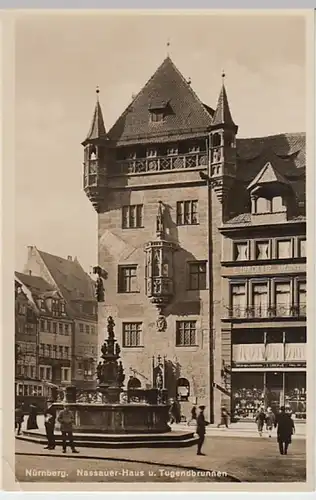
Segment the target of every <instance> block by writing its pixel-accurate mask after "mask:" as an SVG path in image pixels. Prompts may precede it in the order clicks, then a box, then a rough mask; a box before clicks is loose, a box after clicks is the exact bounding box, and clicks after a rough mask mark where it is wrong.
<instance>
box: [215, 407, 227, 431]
mask: <svg viewBox="0 0 316 500" xmlns="http://www.w3.org/2000/svg"><path fill="white" fill-rule="evenodd" d="M228 417H229V413H228V411H227V410H226V408H225V406H222V409H221V421H220V423H219V424H217V427H220V426H221V425H225V427H226V429H228Z"/></svg>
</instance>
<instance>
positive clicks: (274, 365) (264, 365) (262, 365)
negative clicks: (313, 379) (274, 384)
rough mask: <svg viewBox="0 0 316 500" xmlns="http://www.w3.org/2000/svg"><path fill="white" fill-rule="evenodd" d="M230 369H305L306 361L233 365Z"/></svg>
mask: <svg viewBox="0 0 316 500" xmlns="http://www.w3.org/2000/svg"><path fill="white" fill-rule="evenodd" d="M232 368H249V369H252V368H281V369H282V368H306V361H302V362H297V363H295V362H291V363H271V362H270V363H233V364H232Z"/></svg>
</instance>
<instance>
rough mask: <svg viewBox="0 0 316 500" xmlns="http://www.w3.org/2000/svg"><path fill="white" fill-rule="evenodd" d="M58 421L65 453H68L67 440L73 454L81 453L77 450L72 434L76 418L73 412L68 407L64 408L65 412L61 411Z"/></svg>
mask: <svg viewBox="0 0 316 500" xmlns="http://www.w3.org/2000/svg"><path fill="white" fill-rule="evenodd" d="M57 420H58V422H59V423H60V430H61V437H62V443H63V444H62V447H63V453H66V451H67V438H68V441H69V446H70V448H71V450H72V452H73V453H79V452H78V450H76V448H75V445H74V440H73V433H72V431H73V424H74V421H75V418H74V415H73V413H72V411H71V410H70V409H69V408H68V406H67V405H64V406H63V410H61V412H60V413H59V415H58V418H57Z"/></svg>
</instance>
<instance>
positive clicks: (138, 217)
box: [82, 57, 305, 421]
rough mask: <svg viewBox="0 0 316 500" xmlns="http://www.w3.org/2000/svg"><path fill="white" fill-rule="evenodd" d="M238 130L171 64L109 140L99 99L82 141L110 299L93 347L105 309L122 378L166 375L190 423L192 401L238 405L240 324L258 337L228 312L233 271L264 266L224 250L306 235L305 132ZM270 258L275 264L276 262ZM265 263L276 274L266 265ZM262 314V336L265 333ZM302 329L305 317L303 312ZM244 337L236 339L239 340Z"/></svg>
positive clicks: (147, 381)
mask: <svg viewBox="0 0 316 500" xmlns="http://www.w3.org/2000/svg"><path fill="white" fill-rule="evenodd" d="M237 132H238V127H237V125H236V124H235V123H234V121H233V119H232V115H231V112H230V109H229V104H228V98H227V93H226V89H225V85H224V82H223V84H222V88H221V90H220V95H219V98H218V102H217V106H216V107H215V109H213V108H211V107H210V106H208V105H206V104H204V103H202V102H201V101H200V100H199V98H198V97H197V96H196V94H195V93H194V92H193V90H192V88H191V85H190V83H189V82H187V81H186V80H185V79H184V78H183V76H182V75H181V73H180V72H179V71H178V69H177V68H176V67H175V65H174V64H173V62H172V61H171V59H170V58H169V57H167V58H166V59H165V61H164V62H163V63H162V65H161V66H160V67H159V68H158V70H157V71H156V73H155V74H154V75H153V76H152V77H151V78H150V80H149V81H148V82H147V84H146V85H145V86H144V88H143V89H142V90H141V91H140V93H139V94H138V95H137V96H136V97H135V98H134V99H133V101H132V103H131V104H130V105H129V106H128V108H127V109H126V110H125V111H124V113H123V114H122V115H121V116H120V117H119V119H118V120H117V122H116V123H115V124H114V125H113V127H112V128H111V129H110V130H109V131H108V132H106V129H105V125H104V121H103V115H102V111H101V106H100V103H99V98H98V97H97V103H96V106H95V110H94V115H93V120H92V124H91V127H90V130H89V133H88V135H87V137H86V139H85V140H84V142H83V143H82V144H83V146H84V190H85V192H86V194H87V196H88V197H89V199H90V200H91V203H92V204H93V206H94V207H95V209H96V211H97V212H98V217H99V266H100V268H101V269H106V271H107V281H106V287H105V291H106V293H105V302H103V303H102V302H101V303H100V304H99V329H100V331H99V335H100V341H102V340H103V330H104V327H105V324H106V317H107V316H109V315H111V316H113V318H114V321H115V324H116V327H115V333H116V336H117V338H118V339H119V342H120V343H121V345H122V358H123V364H124V367H125V372H126V374H127V377H126V380H127V381H129V380H131V381H133V384H135V385H138V386H142V387H146V386H155V385H156V386H157V384H158V379H157V377H156V375H157V373H158V372H157V370H160V373H161V375H162V382H161V383H162V385H163V386H164V387H165V388H166V389H167V390H168V393H169V396H170V397H172V398H174V397H177V398H178V399H179V400H180V402H181V406H182V412H183V413H184V414H185V415H188V413H189V409H190V408H191V405H192V403H196V402H197V403H199V404H202V403H204V404H206V405H207V408H208V411H209V416H210V420H211V421H214V420H217V419H218V418H219V417H220V409H221V405H223V404H225V405H229V406H230V407H231V406H232V405H233V406H235V404H236V403H235V400H234V399H233V394H232V384H237V385H238V384H239V385H240V384H242V382H241V381H239V382H238V376H239V375H237V373H239V372H238V370H239V371H240V370H241V368H238V365H236V364H235V365H234V363H236V359H237V358H236V355H237V354H236V353H238V352H239V358H238V359H240V356H242V355H243V354H240V352H241V353H242V352H243V351H242V348H239V349H240V351H238V347H236V346H235V344H236V345H237V341H238V338H239V337H238V333H237V334H236V335H235V329H236V330H238V328H239V330H240V331H241V332H244V335H245V337H246V338H247V339H248V335H249V339H251V338H252V337H251V334H252V330H253V323H252V326H248V323H247V321H246V322H245V324H244V323H241V322H240V321H239V320H237V322H235V321H234V320H235V318H234V317H232V314H234V313H233V311H234V310H235V302H231V300H236V299H231V298H230V297H233V296H234V293H233V291H232V288H231V286H233V285H232V283H231V281H232V279H230V274H229V273H232V275H235V274H236V276H238V273H241V275H242V276H244V275H245V276H248V275H249V276H250V275H251V272H252V273H253V274H254V277H256V275H257V274H259V275H261V274H262V271H260V265H261V266H262V263H261V260H260V259H259V260H258V259H253V260H250V257H249V267H250V269H254V268H256V269H255V270H252V271H247V269H246V268H247V266H244V265H242V266H239V267H238V265H237V264H236V262H235V260H234V259H233V258H232V257H231V251H235V250H232V248H234V249H235V246H234V245H235V243H236V244H237V243H239V239H240V241H241V242H244V241H245V242H246V243H247V244H248V245H249V249H250V248H251V249H252V251H255V250H253V249H254V248H255V247H254V246H253V245H255V243H254V241H255V238H257V235H258V234H260V235H261V236H260V237H262V238H263V239H266V238H267V237H268V236H267V235H268V234H269V235H270V233H269V231H270V232H271V231H272V233H271V235H270V236H269V241H270V243H269V244H270V246H271V248H272V247H273V248H274V247H275V245H276V242H275V241H274V240H273V238H274V236H273V234H274V233H273V228H271V227H270V226H271V224H272V223H273V224H275V225H276V226H277V229H275V230H276V233H277V234H278V231H279V228H280V227H281V226H282V227H283V226H284V227H285V228H286V230H287V231H288V232H289V234H292V236H291V238H292V237H293V242H294V240H295V238H297V237H298V236H299V235H301V236H302V238H303V236H304V227H305V226H304V220H303V219H304V196H303V197H302V196H301V198H302V199H301V200H300V201H298V199H297V195H296V191H297V189H298V186H299V187H300V188H301V184H302V183H303V184H304V182H305V181H304V172H305V171H304V167H305V163H304V164H302V165H301V164H298V157H300V158H301V156H302V154H303V153H302V151H303V150H304V136H303V135H302V134H297V135H295V134H294V135H293V137H292V136H291V137H289V136H286V135H280V136H276V137H266V138H258V139H237V137H236V136H237ZM269 162H270V163H271V162H272V167H271V168H272V170H273V171H275V172H276V173H275V175H276V184H275V183H273V182H272V183H271V182H270V183H269V182H268V183H266V184H265V186H263V187H262V186H261V185H262V183H263V181H264V180H265V178H267V175H263V174H262V170H263V169H264V168H266V165H267V164H268V163H269ZM279 169H281V173H280V174H279V173H278V172H279ZM270 170H271V169H268V173H269V174H270ZM260 173H261V176H260V175H259V174H260ZM262 176H263V180H262ZM258 186H259V187H258ZM260 186H261V187H260ZM276 186H277V188H280V189H279V191H280V193H279V194H278V195H275V194H274V189H275V188H276ZM259 188H260V189H261V191H262V192H263V194H262V196H261V197H258V196H257V194H258V193H259V192H260V189H259ZM258 190H259V191H258ZM269 190H270V191H271V192H270V191H269ZM291 190H292V191H291ZM291 196H292V198H291ZM265 197H266V198H265ZM272 198H273V199H274V198H278V200H275V202H274V203H279V205H280V207H282V209H281V208H280V211H279V210H278V209H276V211H275V213H274V212H273V213H272V210H270V211H269V214H266V211H267V210H266V209H263V215H262V220H261V218H260V213H261V212H262V207H263V205H264V203H265V202H261V201H260V200H261V199H266V200H270V199H272ZM290 199H291V202H290V201H289V200H290ZM258 200H259V201H258ZM260 203H262V204H263V205H262V206H261V205H260ZM267 203H268V201H267ZM271 203H272V202H271ZM284 203H285V206H286V210H285V209H284ZM254 206H256V207H258V208H257V209H256V210H257V212H256V213H254V211H255V209H254V208H253V207H254ZM288 207H289V208H288ZM279 212H280V216H279V217H278V215H277V214H279ZM244 214H246V216H245V215H244ZM238 217H239V219H238ZM243 217H244V219H243ZM300 217H301V218H300ZM252 219H253V222H251V223H249V220H251V221H252ZM236 220H237V221H238V220H241V224H237V225H236V223H235V222H236ZM246 220H247V222H245V221H246ZM264 220H265V222H264ZM243 221H244V222H243ZM262 221H263V222H262ZM258 225H259V229H258ZM236 228H237V229H236ZM291 231H292V233H291ZM296 231H298V234H297V235H294V234H293V233H295V232H296ZM235 234H236V241H235ZM286 234H287V233H286ZM245 235H247V236H245ZM286 239H287V236H286V237H285V240H286ZM272 240H273V241H274V243H272ZM295 241H296V240H295ZM297 241H298V240H297ZM293 245H294V243H293ZM296 245H298V243H296ZM236 248H237V247H236ZM238 248H239V247H238ZM293 248H294V247H293ZM238 251H239V250H238ZM249 251H250V250H249ZM293 251H294V250H293ZM247 255H250V254H247ZM268 255H269V258H271V259H272V255H274V254H270V253H269V254H268ZM293 255H294V254H293ZM275 262H276V265H278V264H279V263H280V262H279V260H276V261H275ZM297 262H298V264H299V265H301V266H302V271H300V272H298V271H296V274H297V278H298V277H299V276H301V277H302V276H304V272H305V269H304V270H303V268H304V258H303V257H302V258H300V260H299V261H297ZM238 264H239V262H238ZM264 264H266V262H264ZM289 264H291V263H289ZM298 264H295V265H298ZM258 266H259V267H258ZM271 266H272V271H271V273H270V274H273V269H274V268H273V265H272V261H271ZM236 268H238V269H236ZM285 269H286V268H284V274H286V273H288V274H289V271H286V270H285ZM280 272H281V271H280ZM293 272H294V271H293ZM247 273H248V275H247ZM249 273H250V274H249ZM263 274H264V273H263ZM244 279H246V280H248V278H244ZM236 283H237V282H236ZM247 283H248V281H247ZM269 283H270V282H269ZM293 283H294V282H293ZM295 283H296V281H295ZM297 283H298V282H297ZM247 286H248V285H247ZM267 286H269V287H270V284H269V285H267ZM293 286H294V285H293ZM295 286H299V285H295ZM270 289H271V287H270V288H269V290H270ZM247 290H248V288H247ZM280 290H281V289H280ZM293 290H294V289H293ZM296 290H297V288H296ZM231 293H232V294H233V295H232V296H230V294H231ZM245 293H246V292H245ZM251 293H252V292H251ZM269 293H270V292H269ZM273 293H276V292H273ZM280 293H281V292H280ZM291 293H292V292H291ZM293 293H294V292H293ZM295 293H296V292H295ZM240 294H241V292H240ZM291 297H292V296H291ZM293 297H294V295H293ZM256 300H257V299H256ZM269 300H270V299H269ZM293 301H294V298H293ZM255 304H257V302H255ZM293 304H294V302H293ZM251 305H252V303H251ZM273 305H274V303H273ZM226 308H227V309H226ZM227 311H230V312H229V313H227ZM227 314H228V315H227ZM275 318H276V315H274V317H273V318H270V319H271V322H270V323H269V324H270V326H271V324H274V323H275V321H274V320H275ZM256 319H258V318H256ZM262 319H263V318H259V323H260V325H261V326H260V327H259V326H258V325H257V326H258V329H260V328H265V327H266V326H267V325H268V322H267V321H266V319H265V318H264V321H262ZM283 319H284V318H283ZM288 320H289V322H290V324H289V325H288V326H289V328H292V327H294V328H296V326H297V325H296V323H295V321H296V319H295V318H294V317H291V318H288ZM252 321H253V320H252ZM284 321H285V323H286V322H287V318H285V319H284ZM297 321H298V323H304V320H303V318H302V317H297ZM261 323H264V324H263V325H262V324H261ZM249 324H250V325H251V322H250V323H249ZM238 325H239V326H238ZM245 325H246V326H245ZM257 326H256V327H257ZM279 327H281V329H282V327H284V328H285V325H284V324H283V323H282V322H281V323H280V322H278V321H277V322H276V324H275V326H271V328H272V330H273V328H276V329H278V328H279ZM302 327H303V328H304V324H302ZM272 330H271V331H272ZM265 331H266V330H265ZM282 331H283V330H282ZM284 331H285V330H284ZM254 335H255V334H254ZM258 335H259V334H258ZM242 338H243V337H242V334H240V345H242V342H241V341H242ZM259 338H261V337H260V335H259V336H258V339H259ZM264 338H265V339H266V336H265V337H264ZM271 338H272V337H271ZM286 338H287V337H286ZM249 339H248V340H247V342H248V343H251V342H250V340H249ZM282 339H283V337H282ZM294 340H295V339H294V337H288V341H285V342H284V341H283V340H282V342H281V345H282V346H284V345H285V344H287V342H288V343H289V344H290V343H294V344H296V343H297V342H294ZM258 341H259V340H258ZM256 342H257V341H256ZM256 342H255V341H254V343H256ZM266 342H267V340H263V345H264V346H265V345H266V344H265V343H266ZM245 343H246V342H245ZM271 343H272V342H271ZM298 343H299V342H298ZM289 349H290V348H289ZM232 353H234V354H232ZM288 356H291V355H289V354H288ZM302 356H303V354H302ZM237 357H238V355H237ZM241 359H243V358H241ZM283 362H284V363H285V358H284V360H283ZM265 366H266V365H265ZM282 366H283V365H282ZM266 368H267V366H266ZM297 368H299V366H298V365H297ZM247 369H248V368H247ZM267 369H268V368H267ZM282 369H283V368H282ZM250 370H252V368H249V369H248V371H249V372H250ZM257 370H259V368H257ZM261 370H262V368H261ZM284 370H285V365H284ZM240 373H241V372H240ZM245 373H246V372H245ZM251 373H252V372H251ZM251 373H250V374H251ZM260 373H261V372H260ZM262 373H263V372H262ZM245 376H246V375H245ZM159 383H160V382H159ZM262 385H263V387H266V386H267V382H266V385H264V384H262ZM245 387H247V386H245ZM235 399H236V398H235Z"/></svg>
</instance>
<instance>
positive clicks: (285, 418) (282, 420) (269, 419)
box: [256, 406, 295, 455]
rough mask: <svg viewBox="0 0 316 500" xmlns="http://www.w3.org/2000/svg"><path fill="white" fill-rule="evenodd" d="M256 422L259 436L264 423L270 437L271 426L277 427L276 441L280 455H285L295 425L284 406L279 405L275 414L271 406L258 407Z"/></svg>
mask: <svg viewBox="0 0 316 500" xmlns="http://www.w3.org/2000/svg"><path fill="white" fill-rule="evenodd" d="M256 424H257V428H258V432H259V436H262V431H263V428H264V425H266V429H267V431H268V433H269V437H271V435H272V434H271V433H272V430H273V428H276V429H277V441H278V444H279V451H280V454H281V455H287V450H288V447H289V445H290V444H291V442H292V435H293V434H295V425H294V422H293V419H292V418H291V415H290V414H289V413H287V412H286V411H285V407H284V406H281V408H280V413H278V414H277V415H275V414H274V413H273V411H272V409H271V408H267V411H266V412H265V410H264V408H260V409H259V411H258V413H257V416H256Z"/></svg>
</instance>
